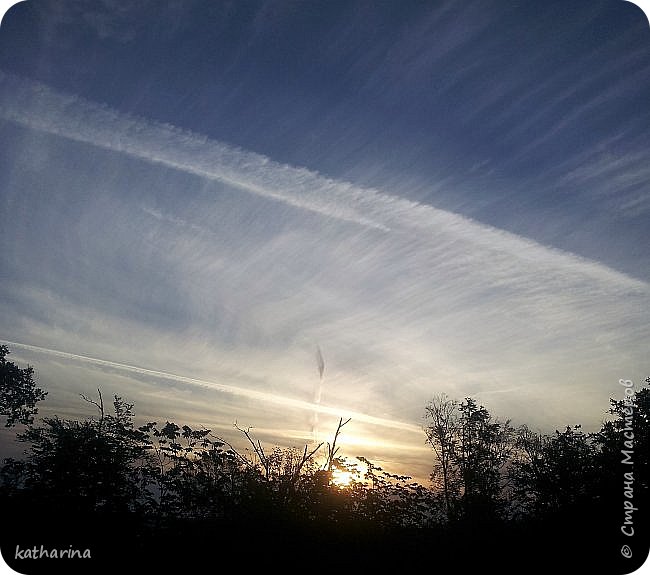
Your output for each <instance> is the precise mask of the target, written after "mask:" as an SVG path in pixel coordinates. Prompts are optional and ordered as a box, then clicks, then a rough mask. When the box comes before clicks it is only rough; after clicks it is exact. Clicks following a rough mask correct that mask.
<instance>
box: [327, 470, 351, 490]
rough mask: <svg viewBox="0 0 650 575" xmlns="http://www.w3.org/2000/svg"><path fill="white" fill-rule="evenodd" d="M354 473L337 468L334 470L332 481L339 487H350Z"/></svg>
mask: <svg viewBox="0 0 650 575" xmlns="http://www.w3.org/2000/svg"><path fill="white" fill-rule="evenodd" d="M353 478H354V475H353V474H352V473H351V472H350V471H346V470H345V469H335V470H334V471H332V483H333V484H334V485H336V486H337V487H349V486H350V484H351V483H352V479H353Z"/></svg>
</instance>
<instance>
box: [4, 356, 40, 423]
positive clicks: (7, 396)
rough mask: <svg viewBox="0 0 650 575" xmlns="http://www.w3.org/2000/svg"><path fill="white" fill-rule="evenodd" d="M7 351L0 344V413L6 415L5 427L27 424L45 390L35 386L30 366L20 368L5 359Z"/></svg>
mask: <svg viewBox="0 0 650 575" xmlns="http://www.w3.org/2000/svg"><path fill="white" fill-rule="evenodd" d="M9 353H10V352H9V348H8V347H7V346H6V345H0V415H3V416H5V417H6V422H5V426H6V427H11V426H13V425H15V424H16V423H22V424H25V425H28V424H30V423H32V422H33V421H34V415H35V414H37V413H38V408H37V407H36V403H37V402H39V401H42V400H43V399H45V396H46V395H47V392H46V391H43V390H42V389H40V388H38V387H36V382H35V381H34V369H33V368H32V367H31V366H28V367H26V368H23V369H21V368H19V367H18V366H17V365H16V364H15V363H13V362H11V361H7V359H6V358H7V355H9Z"/></svg>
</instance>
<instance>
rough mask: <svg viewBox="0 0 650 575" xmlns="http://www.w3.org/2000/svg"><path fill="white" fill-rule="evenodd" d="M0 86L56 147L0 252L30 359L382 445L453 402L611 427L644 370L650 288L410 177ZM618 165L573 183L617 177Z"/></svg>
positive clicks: (6, 316)
mask: <svg viewBox="0 0 650 575" xmlns="http://www.w3.org/2000/svg"><path fill="white" fill-rule="evenodd" d="M0 82H1V85H2V90H1V91H0V117H2V118H3V119H5V120H8V121H9V122H11V123H13V124H14V125H17V126H19V127H21V128H19V129H24V128H27V129H28V130H26V131H27V132H29V134H31V135H33V134H38V135H40V136H43V135H44V134H49V135H53V136H56V137H57V138H58V137H61V138H63V140H61V146H56V148H57V150H56V151H57V153H59V154H60V155H56V156H55V157H51V158H49V159H48V158H47V157H44V159H42V165H41V166H40V167H39V170H40V171H39V172H38V173H39V174H45V175H43V176H42V177H44V178H47V182H48V184H51V185H52V186H56V190H59V193H52V194H41V193H39V192H38V189H36V190H34V189H33V187H32V186H31V185H29V184H30V180H26V181H27V183H25V182H23V181H18V180H17V181H16V182H15V183H16V185H15V186H12V188H11V189H12V190H14V191H12V192H11V194H13V195H14V196H18V195H19V194H22V195H21V196H20V202H18V201H17V200H16V197H14V196H12V201H13V204H12V205H19V204H20V205H24V206H26V207H25V208H24V209H25V210H26V213H29V210H30V209H31V210H33V218H34V221H35V222H36V224H37V225H35V226H34V227H33V233H32V234H27V235H24V234H23V235H19V234H20V233H22V232H21V227H20V226H21V222H20V221H15V219H16V218H9V217H8V215H7V217H6V219H5V221H6V224H7V227H6V231H5V232H4V233H6V234H7V236H6V237H7V238H9V237H10V236H9V234H12V233H15V237H17V238H19V241H17V242H14V245H13V247H12V250H11V252H10V253H5V254H3V258H4V260H3V262H6V265H5V270H6V273H7V281H6V282H4V283H3V285H2V286H0V294H1V295H2V296H3V302H2V306H3V308H2V309H3V317H2V320H1V321H0V327H1V328H2V329H3V330H4V333H6V334H7V335H6V336H5V337H7V339H9V340H12V341H16V342H18V343H19V344H20V345H22V346H23V349H25V350H32V351H34V352H38V353H41V354H49V356H50V357H58V358H61V359H65V360H66V361H68V360H69V361H70V362H77V363H80V362H81V363H84V364H87V365H89V366H93V367H96V368H97V369H106V368H111V369H114V370H117V371H120V372H121V373H128V374H130V375H131V376H133V377H136V378H139V379H140V380H144V379H147V378H155V379H157V380H160V381H166V382H168V383H173V384H174V385H176V386H181V387H187V389H188V390H193V392H194V391H196V392H197V393H198V392H199V391H200V390H210V391H212V392H214V393H215V394H218V395H219V396H220V397H229V398H231V399H232V400H233V401H234V400H237V401H240V403H241V404H242V405H253V404H254V405H255V406H256V413H255V417H260V418H261V417H262V416H264V417H266V415H267V412H268V411H269V410H270V409H265V408H260V409H258V407H259V406H260V405H261V406H268V407H269V408H271V407H274V408H278V409H279V410H284V411H291V412H295V413H297V414H298V416H297V417H295V418H293V419H292V420H291V422H290V424H289V422H286V421H285V422H284V424H285V425H288V426H289V427H290V428H291V429H293V430H294V431H295V430H297V429H300V428H301V427H303V428H304V430H305V435H306V436H308V435H309V430H310V425H311V422H312V419H311V416H312V415H313V413H314V412H318V413H320V414H323V415H327V416H328V417H336V416H339V415H346V414H347V415H349V416H352V417H353V420H354V421H358V422H359V424H363V425H364V426H366V427H367V426H371V427H373V428H377V429H381V430H382V434H381V435H378V439H377V441H380V442H383V443H385V444H386V445H388V444H396V445H402V444H404V443H406V442H407V438H411V439H414V440H415V435H416V434H417V433H420V436H421V432H420V425H419V424H420V421H421V417H422V412H423V407H424V402H425V401H426V400H427V399H428V398H429V397H430V396H431V395H432V394H433V393H436V392H438V391H446V392H447V393H449V394H450V395H452V396H456V397H462V396H464V395H466V394H475V395H476V396H478V397H479V398H482V397H485V398H486V402H488V403H489V407H490V408H492V409H494V411H495V412H496V413H498V414H499V415H503V416H504V417H510V416H512V415H513V414H517V416H519V417H520V418H521V419H523V420H524V421H528V417H527V416H529V417H532V418H536V422H537V423H538V424H540V425H541V424H542V423H547V424H549V425H556V424H557V425H561V424H562V423H567V422H568V423H573V422H582V420H581V421H576V419H577V418H578V417H579V416H581V414H582V413H585V412H588V413H589V414H590V416H591V418H592V419H595V420H598V419H599V418H600V413H601V411H602V410H604V409H606V408H607V398H608V397H609V395H610V394H611V393H612V390H613V389H615V386H613V384H612V382H616V381H617V380H618V378H620V377H623V376H628V374H627V371H628V370H631V369H637V368H638V369H642V368H644V367H645V366H646V365H647V357H646V356H647V353H646V352H645V350H644V342H645V341H647V337H648V320H649V319H650V318H649V316H648V313H649V312H648V310H649V309H650V306H648V303H649V301H650V299H649V298H650V287H649V286H648V284H647V283H645V282H644V281H641V280H639V279H636V278H634V277H631V276H629V275H626V274H624V273H621V272H618V271H616V270H613V269H611V268H610V267H607V266H605V265H603V264H602V263H600V262H598V261H594V260H588V259H585V258H581V257H578V256H576V255H575V254H572V253H568V252H566V251H561V250H558V249H553V248H550V247H548V246H545V245H542V244H540V243H537V242H534V241H532V240H530V239H527V238H525V237H522V236H518V235H515V234H512V233H508V232H505V231H503V230H500V229H497V228H494V227H490V226H487V225H484V224H481V223H479V222H476V221H473V220H471V219H469V218H467V217H463V216H461V215H458V214H455V213H451V212H449V211H445V210H441V209H437V208H435V207H433V206H430V205H425V204H420V203H416V202H413V201H409V200H407V199H405V198H404V197H403V194H404V195H406V194H405V190H404V189H402V188H400V184H395V183H393V184H391V187H390V188H380V187H378V188H376V189H367V188H361V187H358V186H355V185H352V184H350V183H347V182H343V181H337V180H333V179H328V178H325V177H323V176H321V175H319V174H318V173H316V172H313V171H309V170H306V169H301V168H296V167H291V166H287V165H282V164H278V163H276V162H274V161H272V160H271V159H269V158H266V157H264V156H261V155H258V154H254V153H251V152H248V151H245V150H241V149H237V148H234V147H232V146H229V145H227V144H224V143H221V142H216V141H213V140H210V139H209V138H207V137H204V136H201V135H198V134H194V133H189V132H184V131H182V130H179V129H177V128H174V127H172V126H167V125H162V124H158V123H155V122H151V121H149V120H146V119H143V118H133V117H129V116H127V115H124V114H122V113H120V112H117V111H115V110H111V109H108V108H106V107H102V106H99V105H97V104H94V103H91V102H88V101H85V100H83V99H81V98H79V97H77V96H73V95H64V94H61V93H58V92H56V91H54V90H52V89H50V88H48V87H45V86H42V85H40V84H35V83H33V82H31V81H28V80H23V79H20V78H16V77H13V76H9V75H7V74H3V75H1V76H0ZM53 139H54V138H52V140H53ZM70 142H76V143H82V144H84V145H83V146H79V145H77V144H75V145H72V144H71V143H70ZM85 144H88V145H87V146H86V145H85ZM44 145H45V144H44ZM68 148H70V149H68ZM98 150H99V152H98ZM105 150H109V151H111V152H117V154H107V153H106V152H105ZM38 152H39V148H38V146H36V145H34V146H31V147H29V148H28V153H25V154H23V155H22V156H21V157H20V158H19V163H20V165H21V166H23V165H28V166H31V164H30V162H34V161H36V160H35V159H34V158H36V156H37V154H38ZM50 152H51V150H50ZM44 156H45V155H44ZM71 158H72V159H71ZM604 160H605V159H604ZM616 161H619V160H616ZM620 162H621V164H620V166H617V165H616V164H615V163H614V160H612V162H610V164H609V165H605V164H604V165H602V166H600V167H593V169H592V171H589V170H587V171H584V172H580V171H578V170H577V168H576V171H573V172H571V173H567V174H566V178H568V179H571V178H573V180H574V181H591V180H593V179H594V178H596V179H597V177H598V176H597V175H598V171H599V170H602V173H606V174H610V175H611V174H614V175H616V174H619V173H620V174H621V177H623V172H625V171H626V170H627V169H628V167H629V165H628V164H626V163H625V161H623V160H620ZM632 165H635V164H634V163H633V164H632ZM159 168H160V169H159ZM122 170H124V171H126V172H127V173H128V175H127V176H124V181H122V180H120V178H119V174H120V173H121V171H122ZM33 171H34V173H35V172H36V171H37V170H33ZM19 172H20V170H18V171H17V174H18V175H17V176H16V178H18V177H19V176H20V173H19ZM158 172H164V174H163V175H162V176H161V175H160V174H159V173H158ZM30 173H31V172H30ZM115 174H118V175H115ZM34 177H36V176H34ZM627 177H630V178H632V175H631V174H629V175H628V176H627ZM48 190H49V188H48ZM179 190H182V193H181V192H180V191H179ZM7 194H8V196H9V195H10V194H9V192H8V193H7ZM7 205H9V202H8V203H7ZM41 228H42V231H41ZM38 233H41V234H42V236H38V237H37V238H36V239H34V238H32V235H33V234H38ZM59 246H61V247H59ZM9 334H11V335H9ZM317 344H319V345H322V346H323V354H324V356H325V357H326V358H327V377H326V378H325V381H324V382H323V388H322V390H321V393H320V397H319V395H318V394H315V393H314V385H315V384H316V382H317V381H318V373H317V369H316V368H317V366H316V361H315V359H314V349H316V345H317ZM14 345H16V344H14ZM57 350H59V351H57ZM644 362H646V363H644ZM125 385H126V384H125ZM125 395H127V396H128V393H125ZM315 397H316V398H320V400H321V401H320V402H318V401H314V398H315ZM567 397H569V398H570V400H567ZM578 399H579V400H578ZM246 402H250V403H248V404H247V403H246ZM229 405H230V404H229ZM242 409H244V407H242ZM549 422H550V423H549ZM321 423H322V422H319V426H320V425H321ZM255 424H256V425H257V424H259V425H260V426H261V427H262V428H265V429H271V428H272V425H271V424H269V423H263V422H257V421H256V422H255ZM355 433H356V432H355ZM360 435H363V434H360ZM368 436H369V434H368ZM421 438H422V436H421ZM415 441H416V442H417V440H415ZM420 445H421V444H420Z"/></svg>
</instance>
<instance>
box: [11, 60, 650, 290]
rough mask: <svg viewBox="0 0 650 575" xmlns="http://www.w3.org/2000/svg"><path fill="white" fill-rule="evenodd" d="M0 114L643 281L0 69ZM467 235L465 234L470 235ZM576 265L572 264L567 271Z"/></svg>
mask: <svg viewBox="0 0 650 575" xmlns="http://www.w3.org/2000/svg"><path fill="white" fill-rule="evenodd" d="M0 82H2V85H3V90H2V92H1V93H0V94H1V96H2V99H1V100H0V114H1V116H2V117H3V118H4V119H6V120H11V121H13V122H17V123H19V124H22V125H25V126H28V127H30V128H32V129H35V130H39V131H43V132H47V133H51V134H55V135H57V136H62V137H65V138H69V139H71V140H74V141H79V142H85V143H88V144H91V145H93V146H98V147H101V148H106V149H109V150H112V151H116V152H122V153H125V154H128V155H131V156H134V157H137V158H141V159H143V160H147V161H150V162H154V163H160V164H163V165H165V166H168V167H171V168H174V169H178V170H181V171H184V172H188V173H191V174H194V175H197V176H200V177H204V178H207V179H211V180H217V181H220V182H224V183H226V184H228V185H230V186H233V187H236V188H239V189H242V190H244V191H246V192H249V193H253V194H256V195H260V196H262V197H265V198H269V199H273V200H277V201H280V202H284V203H287V204H289V205H292V206H295V207H298V208H302V209H306V210H310V211H313V212H316V213H318V214H322V215H325V216H327V217H332V218H335V219H339V220H343V221H349V222H352V223H356V224H359V225H361V226H368V227H370V228H377V229H379V230H382V231H390V230H391V229H399V230H401V231H407V232H409V233H413V234H418V233H421V232H430V233H436V234H439V233H441V232H442V233H449V234H451V235H454V236H457V237H459V238H471V240H474V241H477V243H481V244H482V245H484V246H486V247H487V248H491V249H493V250H494V251H496V252H500V253H508V254H510V255H513V256H515V257H517V258H519V259H521V260H522V261H528V262H530V261H534V262H535V263H536V265H538V264H542V265H543V263H544V262H548V261H549V260H552V264H553V265H556V266H558V267H563V266H570V267H571V268H572V269H573V268H575V266H577V271H579V272H580V273H583V274H585V275H587V276H590V277H595V278H598V279H600V280H603V281H610V280H611V281H613V282H615V283H619V284H620V286H621V287H627V288H633V289H642V290H643V289H646V288H647V287H648V286H647V284H645V283H644V282H641V281H640V280H635V279H633V278H630V277H628V276H626V275H625V274H622V273H619V272H616V271H614V270H612V269H610V268H607V267H606V266H603V265H599V264H598V263H596V262H591V261H586V260H582V259H580V258H578V257H576V256H574V255H572V254H569V253H565V252H562V251H560V250H554V249H551V248H548V247H546V246H542V245H539V244H536V243H535V242H533V241H529V240H526V239H525V238H521V237H519V236H516V235H514V234H510V233H507V232H504V231H501V230H498V229H496V228H492V227H490V226H486V225H482V224H479V223H477V222H474V221H472V220H470V219H468V218H465V217H463V216H460V215H457V214H453V213H451V212H447V211H444V210H439V209H436V208H433V207H431V206H427V205H422V204H418V203H416V202H412V201H409V200H405V199H403V198H400V197H398V196H395V195H389V194H386V193H383V192H380V191H378V190H374V189H367V188H366V189H364V188H358V187H356V186H354V185H352V184H349V183H346V182H338V181H335V180H331V179H328V178H324V177H322V176H320V175H319V174H317V173H315V172H312V171H309V170H306V169H302V168H295V167H291V166H287V165H281V164H277V163H275V162H273V161H272V160H270V159H269V158H266V157H265V156H261V155H259V154H254V153H251V152H246V151H243V150H240V149H237V148H233V147H231V146H228V145H226V144H223V143H221V142H217V141H214V140H210V139H208V138H206V137H204V136H201V135H198V134H194V133H191V132H185V131H183V130H180V129H178V128H175V127H173V126H169V125H164V124H159V123H155V122H150V121H147V120H145V119H142V118H134V117H130V116H128V115H124V114H121V113H119V112H117V111H115V110H111V109H109V108H107V107H105V106H100V105H97V104H94V103H91V102H88V101H86V100H84V99H82V98H80V97H77V96H74V95H67V94H62V93H59V92H56V91H54V90H52V89H50V88H48V87H47V86H45V85H42V84H38V83H34V82H32V81H28V80H23V79H20V78H17V77H15V76H12V75H9V74H6V73H4V72H0ZM471 240H470V241H471ZM574 271H576V270H574Z"/></svg>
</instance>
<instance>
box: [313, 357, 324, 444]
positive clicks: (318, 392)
mask: <svg viewBox="0 0 650 575" xmlns="http://www.w3.org/2000/svg"><path fill="white" fill-rule="evenodd" d="M316 364H317V365H318V385H317V386H316V393H315V394H314V403H315V404H316V405H317V406H320V400H321V395H322V392H323V372H324V371H325V360H324V359H323V352H322V351H321V349H320V345H318V346H316ZM312 434H313V437H314V443H317V442H318V409H316V410H314V415H313V419H312Z"/></svg>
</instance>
